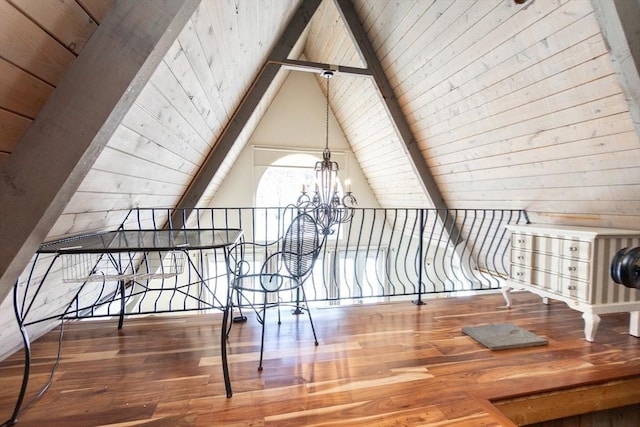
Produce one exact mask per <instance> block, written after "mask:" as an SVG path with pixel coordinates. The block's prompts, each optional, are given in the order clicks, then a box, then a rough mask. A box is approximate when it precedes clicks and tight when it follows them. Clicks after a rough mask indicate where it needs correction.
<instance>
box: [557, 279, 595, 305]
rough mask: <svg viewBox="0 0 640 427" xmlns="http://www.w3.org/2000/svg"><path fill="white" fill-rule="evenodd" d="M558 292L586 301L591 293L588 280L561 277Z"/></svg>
mask: <svg viewBox="0 0 640 427" xmlns="http://www.w3.org/2000/svg"><path fill="white" fill-rule="evenodd" d="M558 285H559V286H558V292H559V293H560V294H561V295H564V296H567V297H571V298H575V299H577V300H579V301H583V302H588V301H589V295H590V293H591V286H590V285H589V282H583V281H580V280H575V279H570V278H561V279H560V281H559V283H558Z"/></svg>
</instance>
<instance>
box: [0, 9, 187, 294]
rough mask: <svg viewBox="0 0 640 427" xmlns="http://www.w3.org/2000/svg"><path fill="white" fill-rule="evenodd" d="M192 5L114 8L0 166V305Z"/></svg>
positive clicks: (184, 19)
mask: <svg viewBox="0 0 640 427" xmlns="http://www.w3.org/2000/svg"><path fill="white" fill-rule="evenodd" d="M198 3H199V0H182V1H170V0H165V1H162V2H160V1H156V0H141V1H136V2H116V4H115V5H114V7H113V8H112V9H111V11H110V12H109V14H108V15H107V17H106V18H105V20H104V22H103V24H102V25H100V27H99V28H98V30H96V32H95V33H94V35H93V37H92V38H91V39H90V40H89V42H88V43H87V44H86V45H85V47H84V49H83V51H82V54H81V55H80V56H79V57H78V58H77V60H76V61H75V62H74V64H73V65H72V66H71V68H70V69H69V71H68V73H67V74H65V76H64V78H63V79H62V81H61V82H60V84H59V86H58V88H57V90H56V91H54V93H53V94H52V96H51V98H50V100H49V101H48V102H47V104H46V105H45V106H44V107H43V109H42V110H41V112H40V114H39V115H38V117H37V118H36V120H35V121H34V122H33V124H32V125H31V126H30V127H29V128H28V129H27V131H26V132H25V134H24V136H23V137H22V139H21V140H20V142H19V143H18V144H17V145H16V147H15V149H14V151H13V153H12V155H11V157H10V158H9V159H8V160H7V161H5V162H4V163H2V164H1V165H0V181H2V185H0V206H2V210H1V211H0V241H2V245H1V246H0V301H2V300H4V298H5V297H6V296H7V294H8V293H9V292H10V290H11V289H12V287H13V285H14V283H15V282H16V280H17V279H18V277H19V275H20V274H21V273H22V271H23V270H24V268H25V267H26V266H27V265H28V263H29V260H30V259H31V257H32V256H33V254H34V252H35V251H36V250H37V249H38V246H39V245H40V243H42V241H43V240H44V239H45V238H46V236H47V233H48V232H49V230H50V229H51V227H52V226H53V225H54V224H55V221H56V220H57V219H58V218H59V216H60V215H61V213H62V212H63V210H64V208H65V206H66V205H67V203H68V202H69V200H70V199H71V198H72V196H73V194H74V193H75V191H76V190H77V189H78V187H79V186H80V184H81V183H82V181H83V179H84V177H85V176H86V175H87V173H88V172H89V171H90V169H91V167H92V165H93V164H94V162H95V160H96V159H97V157H98V155H99V154H100V152H101V151H102V149H103V148H104V147H105V146H106V144H107V142H108V141H109V138H110V137H111V135H112V134H113V132H114V131H115V129H116V128H117V126H118V125H119V124H120V122H121V120H122V118H123V117H124V115H125V114H126V112H127V111H128V110H129V108H130V107H131V105H132V104H133V103H134V101H135V99H136V97H137V95H138V94H139V92H140V90H141V89H142V88H143V87H144V85H145V84H146V83H147V81H148V80H149V78H150V77H151V74H152V73H153V71H154V70H155V68H156V67H157V65H158V63H159V62H160V61H161V60H162V58H163V57H164V55H165V54H166V52H167V51H168V49H169V47H170V45H171V44H172V43H173V42H174V41H175V39H176V37H177V35H178V33H179V32H180V30H182V28H183V27H184V25H185V24H186V22H187V21H188V19H189V18H190V17H191V15H192V14H193V12H194V10H195V9H196V7H197V5H198ZM52 166H53V167H52Z"/></svg>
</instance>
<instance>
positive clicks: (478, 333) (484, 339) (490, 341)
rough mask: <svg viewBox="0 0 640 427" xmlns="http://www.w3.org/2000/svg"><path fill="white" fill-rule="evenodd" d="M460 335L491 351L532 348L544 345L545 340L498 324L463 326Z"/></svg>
mask: <svg viewBox="0 0 640 427" xmlns="http://www.w3.org/2000/svg"><path fill="white" fill-rule="evenodd" d="M462 333H464V334H466V335H469V336H470V337H471V338H473V339H474V340H476V341H478V342H479V343H480V344H482V345H484V346H485V347H487V348H489V349H491V350H505V349H508V348H519V347H533V346H537V345H546V344H548V343H549V342H548V341H547V339H546V338H542V337H539V336H538V335H536V334H533V333H531V332H529V331H527V330H525V329H522V328H520V327H518V326H516V325H514V324H512V323H499V324H491V325H482V326H463V327H462Z"/></svg>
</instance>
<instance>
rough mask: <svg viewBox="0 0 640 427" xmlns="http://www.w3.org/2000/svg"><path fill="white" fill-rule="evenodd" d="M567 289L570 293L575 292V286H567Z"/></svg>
mask: <svg viewBox="0 0 640 427" xmlns="http://www.w3.org/2000/svg"><path fill="white" fill-rule="evenodd" d="M567 289H569V290H570V291H575V290H576V285H569V286H567Z"/></svg>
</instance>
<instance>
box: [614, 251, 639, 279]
mask: <svg viewBox="0 0 640 427" xmlns="http://www.w3.org/2000/svg"><path fill="white" fill-rule="evenodd" d="M611 278H612V279H613V281H614V282H616V283H619V284H621V285H624V286H626V287H628V288H636V289H640V247H637V248H624V249H620V250H619V251H618V252H617V253H616V254H615V255H614V256H613V259H612V260H611Z"/></svg>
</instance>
